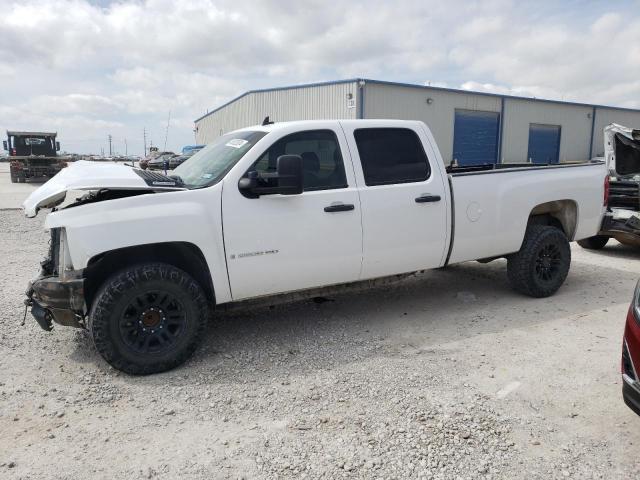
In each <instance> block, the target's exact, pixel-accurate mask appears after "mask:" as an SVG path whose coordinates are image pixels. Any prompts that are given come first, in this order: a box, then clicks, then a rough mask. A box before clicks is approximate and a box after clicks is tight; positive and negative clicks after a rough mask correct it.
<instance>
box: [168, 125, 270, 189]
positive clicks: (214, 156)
mask: <svg viewBox="0 0 640 480" xmlns="http://www.w3.org/2000/svg"><path fill="white" fill-rule="evenodd" d="M266 134H267V132H256V131H245V132H236V133H229V134H227V135H223V136H222V137H220V138H218V139H216V140H215V141H214V142H213V143H210V144H209V145H207V146H206V147H205V148H203V149H202V150H200V151H199V152H197V153H195V154H194V155H193V156H192V157H191V158H189V159H188V160H186V161H185V162H184V163H183V164H182V165H180V166H179V167H177V168H176V169H175V170H174V171H173V174H174V175H177V176H178V177H180V180H182V181H183V182H184V184H185V186H186V187H189V188H198V187H204V186H206V185H211V184H213V183H216V182H217V181H218V180H220V179H221V178H222V177H223V176H224V175H225V174H226V173H227V172H228V171H229V170H230V169H231V167H233V166H234V165H235V164H236V163H237V162H238V160H240V159H241V158H242V157H243V156H244V155H245V154H246V153H247V152H248V151H249V150H251V148H252V147H253V146H254V145H255V144H256V143H258V141H259V140H260V139H261V138H262V137H264V136H265V135H266Z"/></svg>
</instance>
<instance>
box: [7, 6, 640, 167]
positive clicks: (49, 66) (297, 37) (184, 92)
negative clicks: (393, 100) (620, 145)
mask: <svg viewBox="0 0 640 480" xmlns="http://www.w3.org/2000/svg"><path fill="white" fill-rule="evenodd" d="M639 7H640V0H629V1H578V0H562V1H560V0H555V1H546V0H540V1H536V2H525V1H516V0H514V1H510V0H484V1H477V2H476V1H468V0H467V1H458V0H448V1H446V2H443V1H441V0H436V1H433V0H395V1H390V0H389V1H381V0H370V1H365V2H363V1H358V0H349V1H348V2H336V1H318V0H260V1H242V0H221V1H213V0H183V1H180V0H146V1H142V0H138V1H133V0H120V1H114V2H111V1H106V0H102V1H88V0H34V1H32V0H22V1H11V0H0V12H2V14H1V18H2V20H1V23H0V131H1V132H3V133H2V136H3V137H4V131H5V130H7V129H12V130H13V129H23V130H55V131H57V132H58V134H59V140H60V142H61V143H62V147H63V150H66V151H70V152H78V153H100V152H101V150H102V149H104V150H105V152H107V153H108V141H107V137H108V135H112V138H113V144H112V145H113V150H114V153H115V152H117V153H120V154H124V153H125V139H126V145H127V153H129V154H134V155H141V154H142V152H143V129H146V131H147V138H148V142H149V141H152V142H153V144H154V145H158V146H160V147H161V148H164V145H165V137H166V147H167V149H171V150H174V151H176V150H179V149H180V148H181V147H182V146H183V145H187V144H192V143H194V136H193V121H194V120H195V119H196V118H198V117H200V116H201V115H203V114H204V113H206V112H207V111H208V110H212V109H214V108H215V107H217V106H219V105H221V104H222V103H224V102H226V101H228V100H230V99H232V98H234V97H235V96H237V95H239V94H241V93H243V92H245V91H247V90H251V89H257V88H268V87H275V86H284V85H291V84H299V83H308V82H317V81H326V80H337V79H346V78H356V77H358V78H360V77H362V78H372V79H378V80H389V81H398V82H407V83H416V84H431V85H436V86H446V87H451V88H462V89H468V90H480V91H486V92H497V93H506V94H513V95H521V96H535V97H537V98H549V99H558V100H566V101H578V102H584V103H597V104H605V105H615V106H623V107H631V108H640V8H639ZM169 114H170V119H169ZM167 124H169V129H168V135H167Z"/></svg>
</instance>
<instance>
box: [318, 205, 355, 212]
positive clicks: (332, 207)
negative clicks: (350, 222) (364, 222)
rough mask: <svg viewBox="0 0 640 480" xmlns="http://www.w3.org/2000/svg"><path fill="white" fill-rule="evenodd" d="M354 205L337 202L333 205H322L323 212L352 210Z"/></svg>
mask: <svg viewBox="0 0 640 480" xmlns="http://www.w3.org/2000/svg"><path fill="white" fill-rule="evenodd" d="M355 208H356V207H354V206H353V204H351V203H337V204H335V205H329V206H328V207H324V211H325V212H329V213H331V212H348V211H349V210H353V209H355Z"/></svg>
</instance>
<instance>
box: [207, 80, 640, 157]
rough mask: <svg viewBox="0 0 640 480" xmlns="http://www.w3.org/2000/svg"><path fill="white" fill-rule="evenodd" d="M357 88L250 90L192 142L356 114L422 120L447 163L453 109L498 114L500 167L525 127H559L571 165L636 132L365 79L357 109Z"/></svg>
mask: <svg viewBox="0 0 640 480" xmlns="http://www.w3.org/2000/svg"><path fill="white" fill-rule="evenodd" d="M358 88H359V87H358V82H357V81H355V80H354V81H344V82H335V83H326V84H318V85H307V86H300V87H290V88H282V89H272V90H265V91H256V92H250V93H248V94H246V95H244V96H242V97H240V98H238V99H237V100H235V101H233V102H230V103H229V104H228V105H226V106H224V107H222V108H219V109H218V110H217V111H214V112H213V113H211V114H209V115H207V116H205V117H204V118H202V119H200V120H199V121H197V122H196V127H197V133H196V141H197V142H198V143H207V142H210V141H211V140H213V139H214V138H216V137H218V136H220V135H221V134H223V133H227V132H229V131H231V130H235V129H237V128H242V127H246V126H250V125H255V124H259V123H261V122H262V120H263V119H264V117H265V116H267V115H269V117H270V118H271V119H272V120H274V121H289V120H316V119H331V118H346V119H355V118H358V115H359V112H360V110H361V109H362V114H363V118H396V119H406V120H422V121H424V122H425V123H426V124H427V125H429V128H430V129H431V131H432V132H433V135H434V137H435V139H436V141H437V142H438V146H439V148H440V150H441V152H442V156H443V158H444V161H445V162H446V163H449V162H451V160H452V156H453V140H454V122H455V111H456V109H459V110H476V111H485V112H497V113H499V114H501V116H502V117H503V118H501V121H502V122H503V124H502V138H501V145H500V147H499V150H500V152H501V153H500V161H502V162H526V161H527V155H528V147H529V128H530V125H531V124H532V123H533V124H540V125H558V126H560V128H561V136H560V153H559V159H560V161H573V160H585V159H587V158H589V152H590V150H592V156H596V155H601V154H602V152H603V144H602V142H603V137H602V129H603V128H604V127H605V126H606V125H608V124H609V123H612V122H615V123H620V124H622V125H627V126H632V127H636V128H640V112H638V111H627V110H620V109H615V108H607V107H593V106H590V105H576V104H570V103H554V102H546V101H540V100H534V99H531V100H529V99H520V98H513V97H501V96H498V95H486V94H478V93H473V92H465V91H451V90H446V89H439V88H429V87H421V86H411V85H402V84H392V83H384V82H376V81H366V80H365V86H364V89H363V92H362V96H363V99H364V104H363V105H360V104H359V103H358V102H360V98H361V97H360V96H359V92H358ZM349 96H351V98H349ZM503 103H504V104H503ZM503 108H504V111H503ZM594 108H595V112H596V114H595V121H594V122H593V143H592V144H591V129H592V116H593V112H594Z"/></svg>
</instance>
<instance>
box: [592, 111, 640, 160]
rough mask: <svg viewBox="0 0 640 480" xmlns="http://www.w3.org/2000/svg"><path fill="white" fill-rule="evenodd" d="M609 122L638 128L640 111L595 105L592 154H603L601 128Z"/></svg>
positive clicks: (639, 125) (639, 126)
mask: <svg viewBox="0 0 640 480" xmlns="http://www.w3.org/2000/svg"><path fill="white" fill-rule="evenodd" d="M610 123H618V124H620V125H624V126H625V127H631V128H640V112H634V111H629V110H616V109H613V108H606V107H597V108H596V115H595V122H594V125H593V127H594V130H593V156H594V157H595V156H602V155H604V135H603V132H602V131H603V129H604V127H606V126H607V125H609V124H610Z"/></svg>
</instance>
